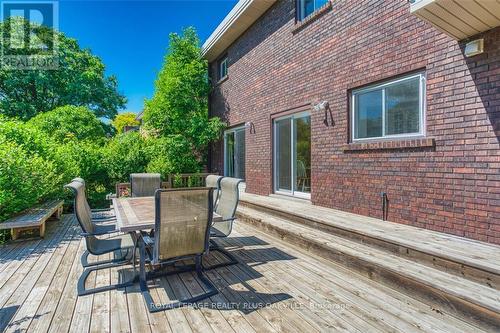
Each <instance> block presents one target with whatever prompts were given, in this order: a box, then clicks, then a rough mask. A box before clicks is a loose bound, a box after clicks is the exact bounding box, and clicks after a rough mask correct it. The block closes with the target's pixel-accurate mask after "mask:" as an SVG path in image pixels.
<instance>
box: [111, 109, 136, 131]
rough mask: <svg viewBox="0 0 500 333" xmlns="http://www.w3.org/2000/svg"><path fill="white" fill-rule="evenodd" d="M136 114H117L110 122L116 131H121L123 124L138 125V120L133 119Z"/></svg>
mask: <svg viewBox="0 0 500 333" xmlns="http://www.w3.org/2000/svg"><path fill="white" fill-rule="evenodd" d="M135 117H137V115H136V114H135V113H133V112H124V113H120V114H118V115H117V116H116V117H115V119H113V121H112V122H111V124H112V125H113V127H114V128H115V129H116V132H117V133H123V128H124V127H125V126H138V125H139V121H138V120H136V119H135Z"/></svg>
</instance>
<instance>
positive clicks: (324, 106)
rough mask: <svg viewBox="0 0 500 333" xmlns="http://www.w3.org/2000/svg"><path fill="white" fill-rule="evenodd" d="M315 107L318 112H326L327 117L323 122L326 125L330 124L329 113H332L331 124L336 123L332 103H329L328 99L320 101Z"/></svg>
mask: <svg viewBox="0 0 500 333" xmlns="http://www.w3.org/2000/svg"><path fill="white" fill-rule="evenodd" d="M313 108H314V111H316V112H322V111H324V112H325V119H324V120H323V123H324V124H325V125H326V126H328V114H330V123H331V126H333V124H334V122H333V115H332V111H331V110H330V103H328V101H322V102H319V103H318V104H316V105H314V106H313Z"/></svg>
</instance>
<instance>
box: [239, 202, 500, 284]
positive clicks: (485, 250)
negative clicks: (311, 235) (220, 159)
mask: <svg viewBox="0 0 500 333" xmlns="http://www.w3.org/2000/svg"><path fill="white" fill-rule="evenodd" d="M240 207H242V208H243V207H248V208H253V209H255V210H257V211H260V212H265V213H267V214H269V215H271V216H275V217H279V218H284V219H286V220H287V221H290V222H294V223H296V224H299V225H303V226H308V227H311V228H313V229H315V230H320V231H323V232H327V233H329V234H332V235H336V236H339V237H342V238H344V239H349V240H351V241H354V242H357V243H359V244H364V245H369V246H371V247H373V248H377V249H381V250H384V251H387V252H389V253H392V254H395V255H398V256H401V257H403V258H406V259H409V260H411V261H413V262H418V263H421V264H424V265H427V266H429V267H433V268H436V269H439V270H441V271H444V272H447V273H450V274H454V275H456V276H458V277H461V278H467V279H469V280H471V281H474V282H477V283H480V284H482V285H484V286H487V287H489V288H494V289H497V290H500V262H499V261H498V260H497V259H494V258H499V257H500V247H499V246H495V245H491V244H485V243H482V242H479V241H474V240H469V239H465V238H461V237H457V236H453V235H447V234H441V233H438V232H433V231H429V230H425V229H420V228H416V227H411V226H406V225H401V224H397V223H393V222H387V221H382V220H378V219H374V218H370V217H366V216H361V215H356V214H351V213H347V212H342V211H337V210H332V209H329V208H324V207H318V206H313V205H311V204H310V203H304V201H303V200H297V199H293V200H288V199H282V198H273V197H262V196H256V195H249V194H245V195H244V196H242V198H241V200H240Z"/></svg>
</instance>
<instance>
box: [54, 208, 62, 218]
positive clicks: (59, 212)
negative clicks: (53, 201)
mask: <svg viewBox="0 0 500 333" xmlns="http://www.w3.org/2000/svg"><path fill="white" fill-rule="evenodd" d="M62 212H63V208H62V207H59V208H57V210H56V214H55V215H56V216H55V218H56V219H58V220H60V219H61V216H62Z"/></svg>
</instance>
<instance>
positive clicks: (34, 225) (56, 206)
mask: <svg viewBox="0 0 500 333" xmlns="http://www.w3.org/2000/svg"><path fill="white" fill-rule="evenodd" d="M62 210H63V201H62V200H51V201H47V202H45V203H43V204H41V205H38V206H35V207H33V208H30V209H27V210H25V211H24V212H22V213H20V214H19V215H17V216H14V217H12V218H10V219H8V220H6V221H5V222H2V223H0V229H10V232H11V235H12V240H16V239H18V238H19V233H20V232H21V231H24V230H32V229H39V231H40V237H42V238H43V237H44V236H45V222H46V221H47V220H48V219H49V218H50V217H51V216H54V217H55V218H56V219H60V218H61V215H62Z"/></svg>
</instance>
